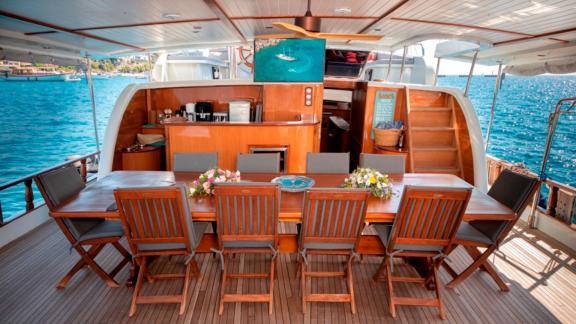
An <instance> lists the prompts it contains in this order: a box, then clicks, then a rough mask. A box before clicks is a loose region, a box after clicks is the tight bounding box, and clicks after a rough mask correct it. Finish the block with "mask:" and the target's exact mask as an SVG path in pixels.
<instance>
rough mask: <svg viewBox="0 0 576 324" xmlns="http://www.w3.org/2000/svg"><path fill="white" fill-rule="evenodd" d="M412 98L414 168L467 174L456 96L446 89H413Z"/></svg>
mask: <svg viewBox="0 0 576 324" xmlns="http://www.w3.org/2000/svg"><path fill="white" fill-rule="evenodd" d="M406 91H407V92H408V89H407V90H406ZM408 98H409V99H408V107H407V108H408V109H407V110H408V125H407V126H408V127H407V132H408V136H407V137H408V141H409V145H408V149H409V152H410V157H411V158H410V165H411V167H412V172H414V173H448V174H454V175H457V176H459V177H461V178H463V177H464V174H463V170H462V158H461V153H460V145H459V138H458V132H457V129H456V128H457V127H456V117H455V112H454V105H453V104H452V100H449V98H447V96H446V95H445V94H443V93H438V92H430V91H422V90H418V91H416V90H410V93H408Z"/></svg>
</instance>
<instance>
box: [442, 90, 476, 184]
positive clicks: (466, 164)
mask: <svg viewBox="0 0 576 324" xmlns="http://www.w3.org/2000/svg"><path fill="white" fill-rule="evenodd" d="M448 100H449V101H448V103H449V105H453V107H454V117H456V120H455V123H454V126H455V127H456V132H457V134H458V139H459V146H460V157H461V161H462V165H461V168H462V172H463V174H464V180H466V181H468V182H469V183H472V184H474V158H473V156H472V143H471V142H470V132H469V130H468V124H466V119H465V117H464V113H463V112H462V108H461V107H460V105H459V104H458V101H456V100H455V99H454V98H453V97H450V98H448Z"/></svg>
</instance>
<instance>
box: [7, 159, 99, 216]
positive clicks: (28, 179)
mask: <svg viewBox="0 0 576 324" xmlns="http://www.w3.org/2000/svg"><path fill="white" fill-rule="evenodd" d="M99 154H100V151H97V152H93V153H90V154H86V155H84V156H81V157H79V158H76V159H73V160H70V161H66V162H63V163H60V164H57V165H55V166H52V167H49V168H46V169H43V170H40V171H38V172H35V173H32V174H29V175H27V176H24V177H21V178H18V179H16V180H12V181H9V182H7V183H4V184H2V185H0V191H2V190H5V189H7V188H10V187H13V186H16V185H18V184H20V183H24V199H25V201H26V210H25V212H24V213H21V214H19V215H16V216H14V217H12V218H11V219H10V221H9V222H11V221H13V220H15V219H17V218H19V217H21V216H23V215H25V214H26V213H28V212H30V211H32V210H34V209H35V208H36V207H35V206H34V190H33V189H32V184H33V179H34V177H37V176H39V175H41V174H43V173H46V172H50V171H52V170H56V169H59V168H62V167H65V166H69V165H72V164H74V163H76V162H80V175H81V176H82V180H84V182H86V181H88V178H87V174H88V169H87V167H86V160H87V159H88V158H92V157H94V156H97V155H99ZM9 222H4V217H3V212H2V203H1V202H0V226H3V225H6V224H7V223H9Z"/></svg>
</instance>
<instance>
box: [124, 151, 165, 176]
mask: <svg viewBox="0 0 576 324" xmlns="http://www.w3.org/2000/svg"><path fill="white" fill-rule="evenodd" d="M163 150H164V147H154V146H146V147H145V148H143V149H142V150H139V151H133V152H122V170H143V171H160V170H162V160H163V159H162V153H163Z"/></svg>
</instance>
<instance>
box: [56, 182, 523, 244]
mask: <svg viewBox="0 0 576 324" xmlns="http://www.w3.org/2000/svg"><path fill="white" fill-rule="evenodd" d="M198 176H199V173H193V172H176V173H174V172H170V171H114V172H112V173H110V174H108V175H107V176H105V177H103V178H101V179H98V180H97V181H95V182H93V183H90V184H89V185H88V186H87V187H86V188H85V189H84V190H82V191H81V192H80V193H79V194H77V195H76V196H74V197H72V198H71V199H69V200H68V201H66V202H65V203H63V204H62V205H61V206H59V207H58V208H57V209H56V210H54V211H51V212H50V216H52V217H74V218H78V217H102V218H107V219H115V218H118V217H119V216H118V212H117V211H116V210H115V208H114V189H117V188H128V187H150V186H154V187H158V186H171V185H174V184H176V183H186V184H190V183H191V182H192V181H194V180H195V179H197V178H198ZM277 176H280V175H279V174H269V173H243V174H242V175H241V177H242V181H253V182H270V181H271V180H272V179H273V178H275V177H277ZM306 176H307V177H309V178H312V179H313V180H314V181H315V185H314V187H317V188H336V187H340V186H341V185H342V184H343V183H344V179H345V178H346V177H347V176H348V174H307V175H306ZM389 177H390V180H391V181H392V184H393V194H392V197H391V198H389V199H380V198H376V197H370V199H369V201H368V207H367V214H366V222H369V223H392V222H393V221H394V218H395V215H396V212H397V211H398V206H399V204H400V200H401V196H402V191H403V189H404V186H406V185H417V186H440V187H450V188H473V191H472V196H471V198H470V202H469V203H468V207H467V209H466V213H465V215H464V221H471V220H512V219H514V217H515V214H514V212H513V211H512V210H511V209H510V208H508V207H506V206H504V205H502V204H501V203H499V202H498V201H496V200H494V199H493V198H492V197H490V196H488V195H487V194H485V193H483V192H482V191H480V190H479V189H477V188H475V187H473V186H472V185H470V184H469V183H467V182H466V181H464V180H462V179H461V178H459V177H457V176H454V175H450V174H423V173H407V174H390V175H389ZM303 197H304V194H303V193H302V192H284V191H283V192H282V193H281V195H280V221H281V222H300V221H301V217H302V214H301V209H302V204H303ZM188 204H189V206H190V212H191V217H192V219H194V220H195V221H215V220H216V217H215V207H214V199H213V198H212V197H208V196H204V197H189V198H188ZM295 236H296V235H295V233H283V234H281V235H280V243H279V244H280V246H279V247H280V251H282V252H291V253H293V252H296V251H297V244H296V237H295ZM212 247H216V237H215V235H213V234H205V235H204V237H203V239H202V242H201V244H200V246H199V247H198V252H209V251H210V248H212ZM359 252H360V253H362V254H382V253H383V252H384V248H383V246H382V244H381V243H380V240H379V239H378V237H377V236H375V235H365V236H363V237H362V239H361V241H360V246H359Z"/></svg>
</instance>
